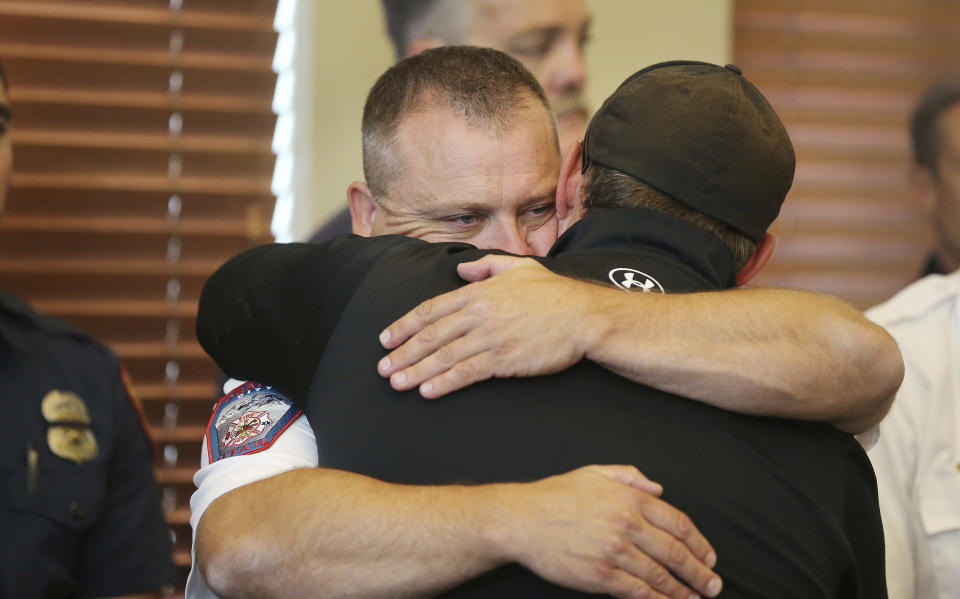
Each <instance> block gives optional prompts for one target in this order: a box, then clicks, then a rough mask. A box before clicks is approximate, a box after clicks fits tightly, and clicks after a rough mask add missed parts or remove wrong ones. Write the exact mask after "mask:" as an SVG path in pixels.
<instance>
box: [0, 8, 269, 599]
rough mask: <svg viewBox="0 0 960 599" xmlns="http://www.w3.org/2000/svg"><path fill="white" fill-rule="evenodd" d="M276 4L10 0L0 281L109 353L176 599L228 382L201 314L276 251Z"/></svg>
mask: <svg viewBox="0 0 960 599" xmlns="http://www.w3.org/2000/svg"><path fill="white" fill-rule="evenodd" d="M276 4H277V2H276V0H182V1H181V0H85V1H84V2H76V1H74V0H61V1H46V0H16V1H4V0H0V62H2V63H3V66H4V70H5V72H6V74H7V77H8V79H9V82H10V98H11V104H12V109H13V114H14V117H13V126H12V129H11V131H12V133H11V134H12V139H13V144H14V154H15V160H14V173H13V177H12V181H11V190H10V197H9V199H8V205H7V210H6V214H5V215H4V217H3V220H2V222H0V280H2V285H3V287H4V288H7V289H10V290H11V291H13V292H15V293H19V294H21V295H22V296H24V297H25V298H27V299H28V300H29V301H31V303H33V304H34V306H35V307H36V308H37V309H38V310H40V311H43V312H46V313H49V314H51V315H54V316H57V317H60V318H63V319H65V320H67V321H70V322H72V323H74V324H75V325H76V326H77V327H79V328H81V329H83V330H85V331H87V332H89V333H91V334H93V335H94V336H96V337H97V338H99V339H100V340H102V341H103V342H105V343H107V344H108V345H110V346H111V347H112V348H113V349H114V350H115V351H116V352H117V353H118V354H119V355H120V357H121V359H122V361H123V362H124V364H125V365H126V366H127V368H128V370H129V372H130V374H131V375H132V378H133V381H134V384H135V386H136V389H137V391H138V393H139V395H140V397H141V399H142V400H143V403H144V407H145V412H146V414H147V417H148V420H149V423H150V426H151V431H152V433H153V435H154V437H155V439H156V440H157V442H158V445H159V450H160V451H159V452H158V453H159V455H158V456H157V463H156V471H157V477H158V479H159V480H160V483H161V489H162V493H163V498H164V508H165V510H166V515H167V519H168V521H169V523H170V527H171V531H172V533H173V534H174V535H175V538H176V542H175V561H176V563H177V564H178V565H179V566H180V570H181V575H182V578H181V581H180V583H179V588H178V590H177V592H178V593H182V585H183V581H184V580H185V576H186V572H187V569H188V567H189V563H190V528H189V524H188V522H189V503H188V502H189V498H190V494H191V492H192V490H193V484H192V475H193V472H194V471H195V470H196V468H197V466H198V458H199V454H200V440H201V438H202V433H203V428H204V426H205V425H206V421H207V418H208V417H209V412H210V408H211V406H212V401H213V400H214V399H215V398H216V397H217V396H218V390H217V389H216V380H217V376H218V375H217V369H216V367H215V365H213V364H212V362H211V361H210V360H209V358H207V357H206V355H205V354H204V353H203V351H202V349H201V348H200V346H199V345H198V344H197V342H196V338H195V335H194V322H195V312H196V304H197V298H198V296H199V292H200V289H201V286H202V284H203V282H204V281H205V280H206V277H207V276H208V275H209V274H210V273H211V272H212V271H213V270H214V269H215V268H216V267H217V266H219V265H220V264H221V263H222V262H223V261H224V260H225V259H227V258H228V257H230V256H232V255H234V254H236V253H237V252H239V251H241V250H243V249H245V248H247V247H250V246H251V245H254V244H259V243H263V242H266V241H269V228H268V227H269V218H270V215H271V212H272V209H273V197H272V196H271V194H270V179H271V177H272V171H273V164H274V156H273V154H272V153H271V150H270V142H271V138H272V135H273V126H274V122H275V119H274V115H273V114H271V102H272V96H273V89H274V84H275V75H274V73H273V72H272V70H271V64H272V57H273V52H274V47H275V45H276V39H277V36H276V33H275V32H274V31H273V17H274V12H275V11H276Z"/></svg>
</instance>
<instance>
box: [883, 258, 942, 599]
mask: <svg viewBox="0 0 960 599" xmlns="http://www.w3.org/2000/svg"><path fill="white" fill-rule="evenodd" d="M867 315H868V316H869V317H870V318H871V319H872V320H874V321H875V322H877V323H878V324H880V325H881V326H883V327H885V328H886V329H887V330H888V331H890V334H891V335H893V337H894V338H895V339H896V340H897V343H898V344H899V345H900V350H901V352H902V353H903V359H904V363H905V366H906V374H905V376H904V380H903V385H902V386H901V387H900V391H899V392H898V393H897V398H896V401H895V402H894V405H893V408H892V409H891V411H890V414H889V415H888V416H887V417H886V418H885V419H884V420H883V422H881V423H880V439H879V441H878V442H877V445H876V446H875V447H874V448H873V449H872V450H871V451H870V452H869V456H870V459H871V460H872V461H873V466H874V468H875V469H876V472H877V484H878V487H879V491H880V510H881V513H882V516H883V526H884V533H885V536H886V555H887V585H888V587H889V592H890V599H957V598H958V597H960V271H956V272H954V273H953V274H951V275H946V276H942V275H930V276H928V277H926V278H924V279H922V280H920V281H918V282H916V283H914V284H913V285H911V286H909V287H907V288H906V289H904V290H903V291H901V292H900V293H898V294H897V295H896V296H894V297H893V298H892V299H890V300H889V301H887V302H886V303H884V304H882V305H880V306H877V307H876V308H873V309H871V310H870V311H868V313H867Z"/></svg>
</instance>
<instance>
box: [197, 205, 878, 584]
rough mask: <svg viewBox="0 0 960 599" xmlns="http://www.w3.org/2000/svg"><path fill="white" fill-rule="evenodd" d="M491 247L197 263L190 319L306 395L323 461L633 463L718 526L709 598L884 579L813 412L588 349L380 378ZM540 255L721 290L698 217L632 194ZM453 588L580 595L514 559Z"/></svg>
mask: <svg viewBox="0 0 960 599" xmlns="http://www.w3.org/2000/svg"><path fill="white" fill-rule="evenodd" d="M486 253H487V252H481V251H479V250H476V249H474V248H472V247H471V246H466V245H463V244H425V243H423V242H420V241H417V240H410V239H406V238H396V237H393V238H376V239H370V240H365V239H360V238H355V237H345V238H338V239H335V240H333V241H331V242H329V243H327V244H321V245H317V246H308V245H290V246H268V247H265V248H260V249H256V250H253V251H251V252H248V253H247V254H244V255H241V256H240V257H238V258H235V259H234V261H232V262H231V263H228V265H226V266H225V267H224V268H223V269H222V270H221V271H220V272H219V273H218V274H217V275H215V276H214V277H213V278H211V280H210V282H209V283H208V285H207V287H206V289H205V290H204V294H203V297H202V300H201V311H200V316H199V320H198V335H199V338H200V339H201V342H202V343H203V344H204V347H205V348H206V349H207V350H208V351H209V352H210V353H211V355H212V356H213V357H214V358H215V359H217V360H218V361H220V362H221V366H222V367H223V368H224V369H225V370H226V371H227V372H228V373H230V374H233V375H234V376H240V377H244V378H257V379H259V380H262V381H263V382H266V383H268V384H274V385H278V386H279V387H280V388H284V387H285V388H286V390H288V391H289V392H291V393H292V394H293V397H294V398H295V399H299V401H301V403H303V404H304V408H305V411H306V412H307V415H308V416H309V419H310V422H311V425H312V426H313V428H314V431H315V432H316V434H317V441H318V448H319V455H320V456H321V461H322V464H323V465H325V466H329V467H334V468H341V469H346V470H351V471H355V472H360V473H363V474H367V475H370V476H374V477H377V478H380V479H384V480H389V481H395V482H404V483H415V484H441V483H449V482H464V481H471V482H477V483H483V482H493V481H504V480H512V481H525V480H534V479H538V478H542V477H545V476H548V475H552V474H558V473H561V472H566V471H569V470H571V469H574V468H576V467H579V466H583V465H587V464H634V465H636V466H637V467H639V468H640V470H641V471H643V472H644V474H646V475H647V476H648V477H650V478H651V479H652V480H656V481H658V482H660V483H662V484H663V485H664V489H665V491H664V496H663V498H664V500H666V501H668V502H669V503H671V504H672V505H674V506H676V507H677V508H679V509H681V510H683V511H684V512H685V513H687V514H688V515H689V516H690V517H691V518H692V519H693V521H694V522H695V523H696V524H697V526H698V527H699V528H700V530H701V531H702V532H703V533H704V535H705V536H706V537H707V538H708V539H709V540H710V542H711V543H712V544H713V546H714V548H715V549H716V550H717V554H718V556H719V563H718V565H717V568H716V570H717V572H718V574H720V575H721V576H722V577H723V579H724V585H725V586H724V592H723V595H722V596H723V597H757V598H759V597H778V598H791V597H795V598H797V599H800V598H804V599H810V598H818V597H823V598H828V597H851V598H853V597H857V598H875V597H885V596H886V590H885V583H884V575H883V567H884V564H883V534H882V530H881V527H880V517H879V510H878V507H877V492H876V481H875V479H874V476H873V471H872V469H871V467H870V464H869V462H868V460H867V458H866V455H865V453H864V452H863V450H862V449H861V448H860V446H859V444H857V443H856V441H855V440H854V439H853V438H852V437H851V436H849V435H846V434H843V433H841V432H839V431H837V430H836V429H834V428H832V427H830V426H828V425H824V424H817V423H799V422H792V421H786V420H779V419H768V418H759V417H751V416H745V415H741V414H735V413H732V412H727V411H724V410H720V409H717V408H713V407H711V406H709V405H706V404H702V403H699V402H694V401H690V400H687V399H684V398H681V397H677V396H673V395H670V394H667V393H663V392H660V391H657V390H654V389H651V388H648V387H643V386H640V385H636V384H634V383H631V382H629V381H627V380H626V379H622V378H620V377H618V376H616V375H613V374H612V373H610V372H608V371H606V370H605V369H603V368H601V367H599V366H597V365H595V364H592V363H590V362H582V363H580V364H578V365H576V366H575V367H573V368H570V369H568V370H566V371H564V372H562V373H559V374H556V375H551V376H547V377H537V378H530V379H497V380H491V381H486V382H483V383H480V384H477V385H473V386H471V387H468V388H466V389H463V390H461V391H458V392H456V393H454V394H452V395H451V396H449V397H447V398H444V399H442V400H440V401H433V402H431V401H426V400H423V399H421V398H420V397H419V396H418V395H417V394H416V392H407V393H396V392H394V391H393V390H392V389H391V388H390V387H389V384H388V382H387V381H386V380H385V379H382V378H381V377H379V376H378V375H377V373H376V371H375V364H376V362H377V360H378V359H379V358H380V357H382V356H383V355H384V353H385V352H384V350H383V349H382V348H381V347H380V345H379V342H378V340H377V335H378V333H379V332H380V331H381V330H382V329H383V328H384V327H386V325H388V324H389V323H390V322H392V321H393V320H394V319H396V318H397V317H399V316H401V315H402V314H404V313H405V312H406V311H408V310H409V309H411V308H412V307H414V306H415V305H416V304H417V303H419V302H420V301H422V300H424V299H426V298H429V297H433V296H434V295H436V294H438V293H443V292H445V291H449V290H451V289H454V288H456V287H458V286H459V285H461V284H462V281H460V280H459V279H458V277H457V275H456V271H455V268H456V265H457V264H458V263H460V262H463V261H469V260H473V259H476V258H478V257H480V256H482V255H484V254H486ZM540 260H541V262H542V263H543V264H544V265H545V266H547V267H548V268H551V269H552V270H555V271H556V272H558V273H560V274H564V275H568V276H576V277H579V278H584V279H592V280H596V281H603V282H607V283H610V284H612V283H615V282H616V283H620V284H621V285H622V286H625V287H629V288H632V289H647V290H658V289H659V288H663V289H665V290H667V291H696V290H711V289H721V288H725V287H729V286H731V285H732V284H733V282H734V280H735V274H736V273H734V272H733V267H732V259H731V257H730V254H729V251H728V250H726V248H725V247H724V246H723V245H722V244H721V243H720V242H719V241H718V240H717V239H716V238H714V237H713V236H712V235H710V234H708V233H706V232H704V231H702V230H700V229H698V228H696V227H693V226H691V225H687V224H685V223H682V222H680V221H677V220H675V219H672V218H669V217H665V216H662V215H659V214H655V213H650V212H646V211H641V210H611V211H605V212H603V213H600V214H597V215H593V216H590V217H588V218H586V219H584V220H583V221H581V222H580V223H578V224H577V225H575V226H574V227H572V228H571V229H570V230H569V231H568V232H567V233H566V234H565V235H564V236H563V237H562V238H561V239H560V240H559V241H558V242H557V244H556V245H555V247H554V248H553V250H552V251H551V254H550V257H548V258H544V259H540ZM624 273H627V274H629V277H628V278H626V277H623V274H624ZM631 273H632V274H631ZM546 301H549V298H547V299H546ZM228 304H232V305H228ZM678 334H682V330H678ZM241 344H242V346H243V347H242V348H240V347H239V346H240V345H241ZM317 365H319V367H318V368H315V367H316V366H317ZM291 366H292V367H291ZM231 370H233V371H232V372H231ZM314 371H315V372H314ZM309 379H312V385H309V384H308V383H305V381H307V380H309ZM307 386H309V392H308V393H306V392H305V391H304V389H305V388H306V387H307ZM449 596H451V597H513V596H516V597H541V596H542V597H561V596H582V594H580V593H574V592H572V591H568V590H566V589H560V588H558V587H555V586H553V585H550V584H547V583H545V582H544V581H542V580H540V579H539V578H537V577H536V576H534V575H533V574H531V573H529V572H527V571H526V570H524V569H522V568H520V567H518V566H511V567H507V568H502V569H500V570H496V571H494V572H491V573H489V574H487V575H486V576H483V577H481V578H479V579H476V580H474V581H470V582H468V583H466V584H464V585H462V586H461V587H459V588H457V589H455V590H454V591H452V592H450V593H449Z"/></svg>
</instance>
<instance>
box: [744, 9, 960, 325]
mask: <svg viewBox="0 0 960 599" xmlns="http://www.w3.org/2000/svg"><path fill="white" fill-rule="evenodd" d="M734 7H735V8H734V11H735V16H734V28H735V34H734V56H735V61H736V63H737V64H738V65H739V66H740V67H741V68H742V69H743V71H744V74H746V75H747V76H748V77H749V78H750V80H751V81H753V82H754V83H756V84H757V86H758V87H759V88H760V89H761V90H762V91H763V92H764V94H765V95H766V96H767V98H768V99H769V100H770V102H771V103H772V104H773V105H774V107H775V108H776V109H777V111H778V112H779V113H780V115H781V116H782V117H783V120H784V122H785V123H786V125H787V128H788V130H789V131H790V134H791V137H792V138H793V142H794V145H795V147H796V150H797V175H796V180H795V183H794V187H793V190H792V191H791V193H790V195H789V196H788V198H787V202H786V204H785V205H784V209H783V212H782V214H781V217H780V219H779V221H778V222H777V224H776V225H775V226H774V233H775V234H777V235H778V240H779V244H778V249H777V253H776V255H775V257H774V259H773V260H772V261H771V264H770V266H769V267H768V268H767V270H766V272H765V273H764V274H763V275H762V276H761V277H759V278H758V282H760V283H763V284H780V285H787V286H797V287H806V288H811V289H816V290H819V291H825V292H828V293H832V294H834V295H838V296H840V297H843V298H845V299H847V300H848V301H850V302H852V303H853V304H854V305H856V306H858V307H860V308H865V307H868V306H871V305H875V304H877V303H879V302H881V301H883V300H885V299H886V298H888V297H889V296H890V295H892V294H893V293H894V292H896V291H897V290H899V289H900V288H902V287H904V286H905V285H907V284H908V283H910V282H911V281H912V280H914V279H915V278H916V276H917V275H918V273H919V271H920V269H921V266H922V262H923V260H924V257H925V255H926V254H927V252H928V251H929V250H930V248H931V237H930V231H929V229H930V226H929V222H928V217H927V215H926V213H925V211H924V207H923V206H921V205H918V204H917V203H916V202H915V201H914V200H912V199H911V197H910V194H909V190H908V187H907V175H908V172H909V164H910V156H909V139H908V133H907V124H908V120H909V115H910V111H911V110H912V108H913V104H914V102H915V101H916V99H917V97H918V95H919V94H920V93H921V92H922V91H923V90H924V89H925V88H926V87H927V85H929V84H930V83H931V82H933V81H934V80H936V79H938V78H940V77H943V76H945V75H947V74H951V73H953V74H956V73H957V72H960V68H958V66H957V56H960V36H957V35H956V31H957V30H958V27H960V3H957V2H955V1H953V0H874V1H868V0H840V1H831V0H737V1H736V3H735V5H734Z"/></svg>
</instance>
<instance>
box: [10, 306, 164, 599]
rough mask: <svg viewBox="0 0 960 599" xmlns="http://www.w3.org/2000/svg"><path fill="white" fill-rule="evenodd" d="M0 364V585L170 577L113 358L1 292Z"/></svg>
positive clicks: (16, 590) (28, 587) (45, 593)
mask: <svg viewBox="0 0 960 599" xmlns="http://www.w3.org/2000/svg"><path fill="white" fill-rule="evenodd" d="M0 371H2V375H0V406H2V408H3V411H4V416H5V418H4V421H5V422H6V426H5V427H4V432H3V435H4V440H3V443H0V469H2V472H0V485H2V486H0V493H2V502H0V530H2V531H3V534H4V543H3V549H2V555H3V559H2V562H0V596H2V597H4V598H6V597H9V598H11V599H12V598H18V599H20V598H23V599H28V598H30V599H32V598H40V597H43V598H51V599H53V598H59V597H71V598H84V597H109V596H116V595H126V594H134V593H143V592H149V591H156V590H158V589H159V588H160V587H162V586H163V585H165V584H169V583H172V582H173V577H174V575H175V574H174V570H173V564H172V561H171V547H170V537H169V532H168V530H167V527H166V524H165V523H164V520H163V515H162V513H161V509H160V498H159V491H158V488H157V483H156V480H155V479H154V475H153V465H152V461H151V446H150V442H149V440H148V438H147V436H146V433H145V432H144V428H143V424H142V421H141V419H140V415H139V414H138V412H137V410H136V408H135V407H134V405H133V402H132V400H131V398H130V397H129V396H128V392H127V388H126V386H125V384H124V382H123V380H122V376H121V370H120V365H119V363H118V361H117V358H116V357H115V356H114V355H113V354H112V353H111V352H109V351H108V350H106V349H105V348H104V347H103V346H101V345H100V344H98V343H96V342H95V341H93V340H92V339H91V338H89V337H87V336H86V335H83V334H80V333H78V332H76V331H75V330H73V329H72V328H70V327H69V326H67V325H66V324H64V323H61V322H59V321H57V320H54V319H51V318H48V317H45V316H42V315H39V314H37V313H35V312H34V311H33V310H32V309H31V308H30V307H29V306H28V305H27V304H26V303H25V302H23V301H22V300H20V299H19V298H17V297H15V296H13V295H11V294H8V293H4V292H0Z"/></svg>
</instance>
